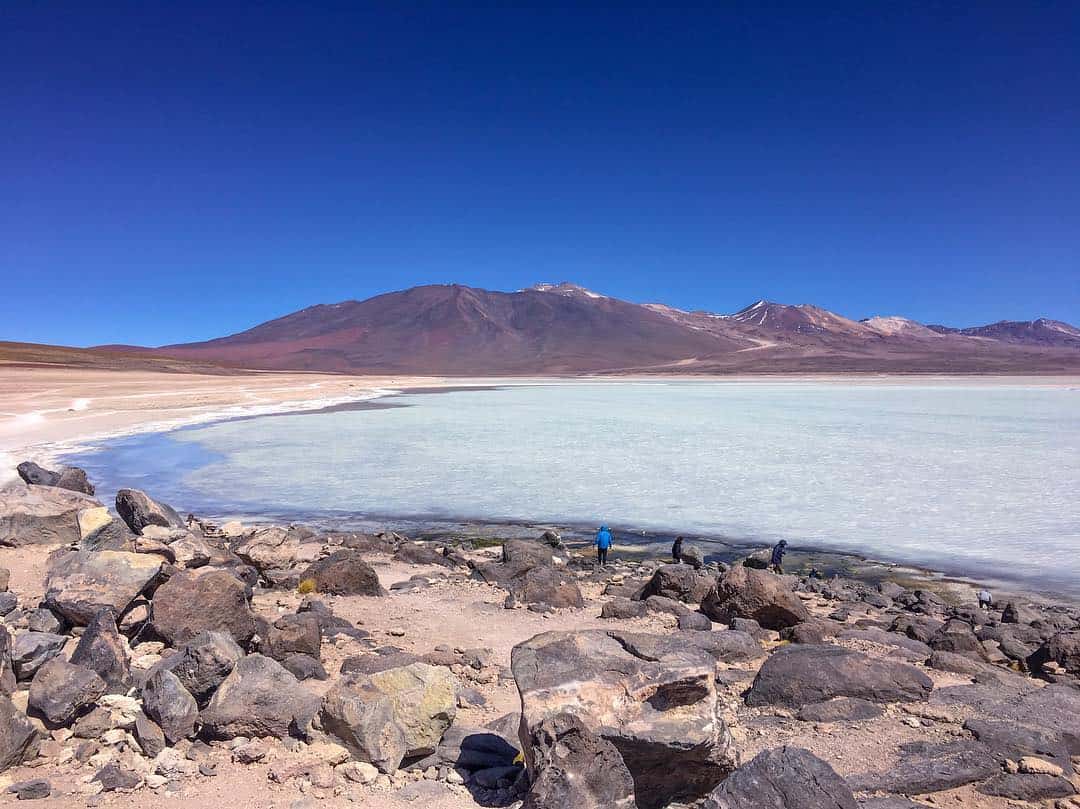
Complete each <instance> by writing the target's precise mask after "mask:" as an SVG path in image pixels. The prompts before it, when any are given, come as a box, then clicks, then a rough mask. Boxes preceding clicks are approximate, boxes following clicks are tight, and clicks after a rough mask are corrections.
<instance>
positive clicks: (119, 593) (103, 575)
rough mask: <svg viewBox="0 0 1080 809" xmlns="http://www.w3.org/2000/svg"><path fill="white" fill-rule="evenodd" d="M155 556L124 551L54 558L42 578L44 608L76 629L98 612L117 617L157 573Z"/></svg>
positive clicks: (73, 552)
mask: <svg viewBox="0 0 1080 809" xmlns="http://www.w3.org/2000/svg"><path fill="white" fill-rule="evenodd" d="M161 565H162V560H161V558H160V557H157V556H150V555H147V554H142V553H127V552H125V551H99V552H96V553H95V552H91V551H72V552H70V553H65V554H61V555H60V556H58V557H56V558H54V559H53V560H52V562H51V563H50V565H49V572H48V575H47V576H46V579H45V605H46V606H47V607H49V608H50V609H51V610H53V611H54V612H57V613H59V614H60V615H62V616H64V618H66V619H67V620H68V621H69V622H71V623H72V624H75V625H76V626H85V625H86V624H88V623H90V622H91V621H92V620H93V619H94V616H96V615H97V614H98V613H99V612H101V610H103V609H105V608H109V609H111V610H113V612H115V613H116V614H117V615H121V614H122V613H123V612H124V610H125V609H126V608H127V606H128V605H129V604H130V603H131V602H132V601H133V600H134V599H135V597H136V596H138V595H139V594H140V593H141V592H142V591H143V590H144V589H146V587H147V586H148V585H150V584H151V583H152V582H153V581H155V579H157V577H158V574H159V573H160V572H161Z"/></svg>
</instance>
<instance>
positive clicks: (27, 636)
mask: <svg viewBox="0 0 1080 809" xmlns="http://www.w3.org/2000/svg"><path fill="white" fill-rule="evenodd" d="M65 643H67V637H66V636H64V635H54V634H52V633H50V632H20V633H19V634H17V635H16V636H15V638H14V639H13V640H12V641H11V667H12V670H13V671H14V672H15V678H16V679H17V680H19V681H20V682H22V681H25V680H29V679H31V678H32V677H33V676H34V674H35V673H36V672H37V670H38V669H39V668H41V667H42V666H43V665H45V663H46V662H48V661H49V660H51V659H52V658H54V657H56V656H57V655H58V654H60V651H61V650H62V649H63V648H64V644H65Z"/></svg>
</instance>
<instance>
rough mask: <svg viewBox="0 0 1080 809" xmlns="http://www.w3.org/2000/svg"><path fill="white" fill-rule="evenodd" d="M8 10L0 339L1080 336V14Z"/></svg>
mask: <svg viewBox="0 0 1080 809" xmlns="http://www.w3.org/2000/svg"><path fill="white" fill-rule="evenodd" d="M716 5H718V6H723V9H722V10H713V11H701V10H694V11H691V10H670V11H653V12H645V11H633V10H626V9H624V10H580V9H578V10H570V9H567V10H551V9H544V10H531V11H530V10H507V9H497V8H489V9H483V10H475V9H473V10H451V9H448V8H447V7H446V4H431V6H430V7H429V8H420V7H419V6H417V5H414V4H411V3H379V4H374V3H360V2H348V3H340V4H338V3H318V2H310V3H272V2H271V3H258V4H255V3H253V4H251V5H238V4H231V3H228V2H221V3H215V4H206V5H201V4H198V3H159V2H146V1H144V2H137V3H130V4H122V3H107V2H105V3H88V2H72V3H51V2H44V1H43V2H30V0H26V1H25V2H10V3H5V4H4V6H3V8H2V9H0V99H2V110H0V339H17V340H30V341H39V342H56V343H65V344H73V345H90V344H98V343H107V342H129V343H142V344H161V343H168V342H174V341H182V340H191V339H201V338H207V337H212V336H218V335H221V334H225V333H229V332H233V331H237V330H240V329H243V328H246V327H248V326H251V325H253V324H255V323H257V322H260V321H263V320H266V319H269V318H271V317H276V316H279V315H282V314H285V313H287V312H289V311H292V310H294V309H298V308H301V307H303V306H307V305H310V304H313V303H319V302H334V301H338V300H343V299H348V298H364V297H367V296H369V295H373V294H376V293H379V292H384V291H388V290H393V289H399V288H403V287H408V286H412V285H415V284H423V283H443V282H460V283H464V284H470V285H475V286H483V287H488V288H493V289H506V290H511V289H516V288H520V287H522V286H528V285H531V284H533V283H535V282H536V281H540V280H564V279H566V280H573V281H576V282H578V283H581V284H584V285H586V286H589V287H592V288H595V289H597V290H599V291H602V292H606V293H609V294H612V295H617V296H619V297H624V298H627V299H630V300H635V301H651V300H659V301H664V302H667V303H671V304H674V305H677V306H682V307H689V308H708V309H712V310H714V311H733V310H735V309H738V308H741V307H742V306H744V305H746V304H748V303H750V302H752V301H753V300H755V299H757V298H762V297H765V298H769V299H772V300H778V301H782V302H789V303H800V302H811V303H817V304H820V305H822V306H826V307H828V308H830V309H834V310H836V311H839V312H841V313H843V314H846V315H848V316H851V317H866V316H869V315H873V314H903V315H907V316H910V317H914V318H916V319H919V320H923V321H930V322H941V323H947V324H951V325H972V324H976V323H983V322H988V321H993V320H998V319H1002V318H1016V319H1027V318H1032V317H1036V316H1042V315H1045V316H1050V317H1056V318H1060V319H1064V320H1069V321H1072V322H1074V323H1077V322H1080V4H1078V3H1076V2H1060V3H1041V2H1031V3H1028V2H1024V3H1016V2H1011V3H993V2H983V3H972V4H970V7H969V8H967V9H961V8H960V6H961V5H962V4H959V3H946V2H942V3H920V2H912V3H873V2H869V3H868V2H865V0H859V1H858V2H851V3H832V4H829V3H823V4H820V7H817V8H812V7H811V5H812V4H810V3H806V2H797V3H796V2H792V3H767V2H764V3H763V2H747V3H721V4H716Z"/></svg>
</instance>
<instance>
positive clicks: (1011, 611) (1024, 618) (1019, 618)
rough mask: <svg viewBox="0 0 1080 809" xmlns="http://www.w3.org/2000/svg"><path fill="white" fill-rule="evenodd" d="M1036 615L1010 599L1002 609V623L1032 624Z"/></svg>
mask: <svg viewBox="0 0 1080 809" xmlns="http://www.w3.org/2000/svg"><path fill="white" fill-rule="evenodd" d="M1033 620H1035V616H1034V615H1032V614H1031V613H1030V612H1029V611H1028V610H1026V609H1025V608H1023V607H1019V606H1017V605H1016V604H1015V603H1013V602H1012V601H1010V602H1009V603H1008V604H1006V605H1005V609H1003V610H1002V611H1001V623H1003V624H1030V623H1031V622H1032V621H1033Z"/></svg>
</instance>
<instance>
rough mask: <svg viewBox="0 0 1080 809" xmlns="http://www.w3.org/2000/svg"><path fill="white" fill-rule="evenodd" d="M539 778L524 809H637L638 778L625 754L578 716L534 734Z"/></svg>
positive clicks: (558, 718) (560, 718) (557, 719)
mask: <svg viewBox="0 0 1080 809" xmlns="http://www.w3.org/2000/svg"><path fill="white" fill-rule="evenodd" d="M529 749H530V750H531V752H532V758H533V778H532V784H531V786H530V788H529V793H528V795H526V796H525V801H524V803H523V804H522V809H569V807H573V809H636V807H637V803H636V802H635V800H634V779H633V777H632V776H631V775H630V771H629V770H628V769H627V768H626V763H625V762H624V761H623V758H622V756H621V755H620V754H619V751H618V750H617V749H616V748H615V745H613V744H612V743H611V742H609V741H607V740H605V739H603V738H601V737H600V736H598V735H596V734H595V733H594V732H593V731H591V730H589V729H588V728H587V727H586V726H585V724H584V723H583V722H582V721H581V720H580V719H578V718H577V717H576V716H573V715H571V714H565V713H563V714H556V715H554V716H551V717H548V718H547V719H545V720H543V721H542V722H540V723H539V724H538V725H537V726H536V727H535V728H533V730H532V735H531V737H530V739H529Z"/></svg>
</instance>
